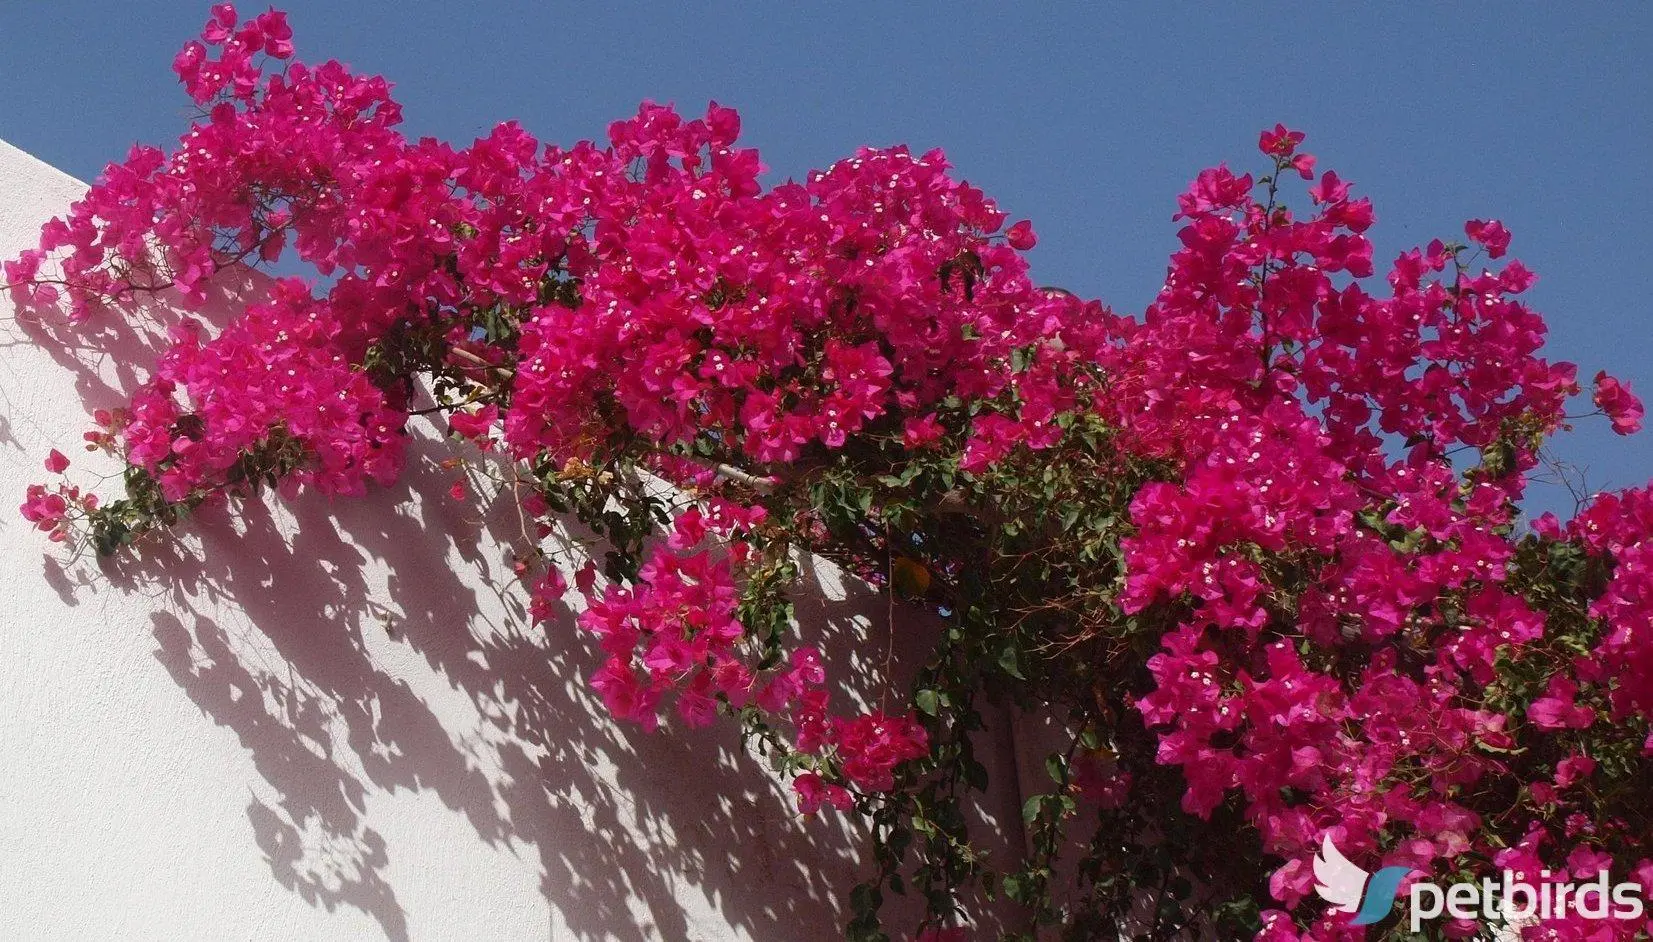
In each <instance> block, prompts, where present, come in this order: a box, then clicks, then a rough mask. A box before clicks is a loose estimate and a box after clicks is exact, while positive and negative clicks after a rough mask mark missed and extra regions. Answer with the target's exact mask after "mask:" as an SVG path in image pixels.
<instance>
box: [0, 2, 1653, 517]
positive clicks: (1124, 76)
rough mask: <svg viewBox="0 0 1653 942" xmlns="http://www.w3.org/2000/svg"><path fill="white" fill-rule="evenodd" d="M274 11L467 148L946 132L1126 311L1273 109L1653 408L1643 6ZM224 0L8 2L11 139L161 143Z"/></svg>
mask: <svg viewBox="0 0 1653 942" xmlns="http://www.w3.org/2000/svg"><path fill="white" fill-rule="evenodd" d="M283 6H284V8H285V9H287V10H289V11H290V13H291V14H292V16H291V19H292V24H293V28H294V31H295V34H296V35H295V41H296V42H297V44H298V51H299V56H300V57H301V58H303V59H306V60H307V61H312V62H319V61H322V60H324V59H326V58H329V57H331V58H337V59H340V60H342V61H344V62H347V63H349V64H350V65H352V66H354V67H356V68H358V69H362V70H369V71H375V72H382V73H383V74H385V75H386V76H388V77H389V78H390V79H391V80H392V81H393V82H395V84H396V93H397V97H398V98H399V99H400V100H401V101H402V103H403V104H404V106H405V107H406V118H407V123H406V129H407V130H408V132H409V133H410V134H413V135H423V134H431V135H436V136H440V137H443V138H446V139H449V140H452V141H455V142H457V143H462V144H463V143H469V142H470V141H471V140H472V139H473V138H475V137H476V136H478V135H480V134H482V133H484V132H486V130H487V129H488V128H489V127H491V126H492V125H493V124H494V123H496V122H498V121H502V120H506V119H511V118H515V119H518V120H520V121H521V122H522V123H523V124H524V125H525V126H526V127H527V128H528V129H529V130H530V131H532V132H533V133H535V134H536V135H538V136H539V137H540V138H541V139H542V140H555V141H560V142H569V141H573V140H576V139H579V138H583V137H592V136H600V135H601V134H602V133H603V130H604V129H605V128H606V126H607V124H608V122H609V121H610V120H612V119H614V118H617V117H621V116H624V115H627V114H629V113H631V112H632V111H634V110H635V108H636V105H637V103H638V102H639V101H640V100H642V99H644V98H653V99H655V100H657V101H673V102H676V103H677V104H678V105H679V106H680V107H681V108H683V109H684V110H695V109H700V108H703V107H704V105H705V102H706V100H707V99H714V98H715V99H716V100H718V101H719V102H721V103H723V104H727V105H732V106H734V107H736V108H738V109H740V111H741V113H742V117H743V121H744V128H745V133H744V138H745V139H746V140H747V141H749V142H750V143H752V144H754V145H756V146H758V147H759V148H761V149H762V151H763V154H764V158H765V162H766V163H767V164H768V165H769V166H770V167H771V168H772V171H773V173H774V175H776V176H777V177H781V176H801V175H802V174H803V173H804V172H805V171H807V170H808V169H810V168H812V167H818V166H823V165H825V164H827V163H829V162H831V161H832V160H834V159H836V158H837V157H840V156H843V155H845V154H848V153H849V152H851V151H853V150H854V148H855V147H857V146H858V145H861V144H869V143H870V144H891V143H902V142H904V143H908V144H910V145H912V146H913V147H914V148H915V149H927V148H930V147H937V146H939V147H942V148H944V149H945V150H946V151H947V153H948V156H949V157H950V158H951V160H952V162H953V163H954V164H955V166H956V168H957V171H956V172H958V173H959V174H960V175H962V176H964V177H965V178H967V179H969V180H971V181H972V182H975V183H977V184H979V185H981V186H982V187H983V188H985V189H986V190H987V191H988V192H989V193H990V194H992V195H994V196H995V197H997V198H998V200H999V201H1000V204H1001V205H1002V206H1003V208H1005V210H1006V211H1008V212H1010V213H1012V214H1013V215H1015V216H1017V217H1021V216H1026V217H1030V218H1032V219H1033V221H1034V224H1035V227H1036V229H1037V231H1038V233H1039V237H1040V243H1039V247H1038V248H1037V249H1036V250H1035V251H1034V253H1033V264H1034V271H1035V275H1036V276H1037V277H1038V278H1039V279H1040V281H1042V282H1044V283H1049V284H1060V285H1063V286H1065V287H1068V288H1069V289H1071V290H1073V291H1075V292H1076V293H1078V294H1081V295H1084V296H1087V297H1100V298H1102V299H1103V300H1106V301H1108V302H1109V303H1110V304H1112V305H1114V306H1115V307H1116V308H1118V309H1121V310H1131V311H1139V310H1141V308H1142V306H1143V305H1144V304H1145V303H1146V302H1147V301H1148V300H1149V299H1150V298H1151V297H1152V296H1153V293H1154V292H1155V290H1156V289H1157V288H1158V286H1159V284H1160V283H1161V280H1162V278H1163V275H1164V270H1165V262H1166V258H1167V256H1168V254H1169V253H1170V251H1171V250H1172V249H1173V248H1174V247H1175V244H1176V237H1175V233H1176V226H1175V225H1174V224H1173V223H1172V222H1171V218H1170V217H1171V214H1172V212H1173V211H1174V209H1175V204H1174V198H1175V196H1176V194H1177V193H1178V192H1180V190H1181V189H1182V187H1183V186H1184V185H1185V184H1186V183H1187V181H1188V180H1189V179H1191V178H1192V177H1193V176H1194V174H1195V173H1196V172H1198V170H1199V169H1200V168H1201V167H1204V166H1208V165H1211V164H1215V163H1217V162H1218V161H1222V160H1228V161H1229V162H1230V163H1231V165H1232V166H1234V167H1235V168H1236V169H1241V168H1245V169H1252V168H1255V167H1256V166H1257V165H1258V162H1259V160H1258V158H1259V155H1258V154H1257V152H1256V149H1255V148H1256V140H1257V132H1258V130H1259V129H1261V128H1262V127H1264V126H1265V125H1272V124H1273V123H1274V122H1275V121H1283V122H1285V123H1286V124H1288V125H1290V126H1292V127H1295V128H1298V129H1301V130H1304V131H1306V132H1307V133H1308V135H1309V139H1308V143H1307V145H1306V147H1307V149H1308V150H1310V151H1312V152H1313V153H1316V154H1318V155H1319V156H1320V160H1321V166H1322V167H1327V168H1334V169H1336V170H1337V171H1338V172H1339V173H1340V175H1342V176H1343V177H1345V178H1346V179H1351V180H1353V181H1354V183H1355V184H1356V187H1357V190H1358V191H1360V192H1363V193H1365V194H1367V195H1370V196H1371V197H1372V198H1373V201H1374V203H1375V204H1376V208H1377V215H1378V224H1377V227H1376V228H1375V230H1374V231H1373V233H1371V234H1372V236H1373V237H1374V239H1375V241H1376V242H1377V248H1378V257H1379V259H1380V260H1381V261H1387V260H1389V259H1392V258H1393V257H1394V256H1395V255H1396V254H1397V253H1398V252H1399V251H1400V250H1402V249H1404V248H1407V247H1410V246H1412V245H1416V244H1421V243H1424V242H1427V241H1428V240H1429V239H1430V238H1433V237H1435V236H1441V237H1447V238H1450V237H1455V236H1460V235H1461V232H1462V230H1461V226H1462V223H1463V220H1465V219H1467V218H1471V217H1482V218H1499V219H1502V220H1503V221H1504V222H1505V224H1506V225H1508V226H1509V227H1510V229H1511V230H1512V231H1513V232H1514V234H1515V241H1514V245H1513V248H1512V251H1511V254H1512V255H1514V256H1516V257H1519V258H1520V259H1521V260H1522V261H1523V262H1525V263H1526V264H1527V265H1528V266H1529V267H1531V268H1533V269H1534V270H1535V271H1537V272H1538V274H1539V276H1540V280H1539V282H1538V285H1537V287H1536V288H1534V289H1533V291H1532V292H1531V294H1529V295H1528V298H1529V301H1530V303H1532V304H1533V305H1534V306H1535V307H1537V308H1538V309H1539V310H1541V311H1543V312H1544V313H1545V314H1546V315H1547V317H1548V319H1549V322H1550V325H1551V328H1552V338H1553V339H1552V355H1553V356H1554V357H1556V358H1560V359H1569V360H1572V361H1574V362H1576V363H1578V364H1579V365H1580V368H1581V372H1582V374H1583V376H1584V378H1585V379H1586V381H1587V380H1588V378H1589V377H1590V376H1593V375H1594V373H1595V371H1596V370H1597V369H1600V368H1605V369H1607V370H1609V371H1611V372H1613V373H1615V374H1617V375H1619V376H1620V377H1622V378H1624V379H1627V380H1629V381H1630V382H1631V384H1632V385H1633V387H1634V388H1635V389H1636V391H1637V392H1638V393H1640V394H1642V395H1643V396H1645V397H1647V398H1649V400H1650V402H1653V320H1650V318H1653V309H1650V305H1649V301H1648V298H1649V294H1650V291H1649V288H1650V281H1653V269H1650V266H1649V264H1648V256H1649V252H1650V250H1653V239H1650V237H1649V232H1650V231H1653V183H1650V174H1653V166H1650V163H1653V65H1650V63H1653V5H1649V4H1642V3H1626V4H1622V5H1609V4H1600V5H1597V4H1593V3H1579V4H1543V5H1540V4H1507V5H1506V4H1497V5H1494V4H1480V3H1467V4H1456V5H1453V6H1451V7H1448V6H1446V5H1442V4H1429V5H1423V4H1418V5H1415V6H1406V5H1402V4H1367V5H1360V6H1356V5H1353V4H1339V5H1336V7H1335V12H1334V11H1333V7H1332V5H1326V6H1325V7H1322V6H1321V5H1315V4H1302V5H1293V6H1288V5H1283V4H1276V3H1263V2H1259V3H1249V4H1220V5H1219V4H1215V3H1212V4H1207V5H1193V4H1187V5H1183V4H1166V5H1162V4H1154V3H1141V4H1118V5H1113V4H1106V5H1104V4H1094V5H1092V4H1078V3H1070V4H1054V3H1053V4H1015V5H1011V4H985V3H984V4H974V3H950V4H946V5H942V4H934V5H931V4H920V3H885V4H870V3H835V4H830V5H829V4H805V3H783V4H773V3H768V4H756V3H754V4H751V5H730V4H706V3H693V4H689V3H684V4H666V3H658V4H632V3H600V4H599V3H582V4H564V3H554V2H534V3H528V2H480V3H463V2H457V0H444V2H434V0H374V2H340V0H331V2H322V0H288V2H286V3H285V4H283ZM260 9H262V7H261V6H260V7H253V6H251V5H243V10H244V11H245V10H254V11H256V10H260ZM206 15H207V3H206V2H200V3H196V2H191V0H164V2H162V0H125V2H114V0H106V2H98V3H94V2H82V0H53V2H49V3H48V2H36V0H0V68H3V70H4V72H3V74H4V76H5V84H6V86H7V90H6V92H5V93H4V94H0V138H5V139H7V140H9V141H11V142H12V143H13V144H16V145H17V146H19V147H22V148H24V149H25V150H28V151H30V152H32V153H34V154H35V155H37V156H39V157H41V158H42V159H44V160H46V161H48V162H50V163H52V164H55V165H57V166H59V167H61V168H63V169H64V170H67V171H69V172H70V173H73V174H75V175H77V176H81V177H83V178H89V177H90V176H91V175H94V174H96V173H97V171H98V170H99V168H101V167H102V165H103V164H104V163H105V162H106V161H108V160H111V159H115V158H119V157H121V156H122V155H124V153H125V150H126V148H127V147H128V146H129V145H130V144H131V143H132V142H134V141H138V140H142V141H147V142H153V143H170V142H172V141H173V140H174V139H175V138H176V137H177V135H178V134H179V133H180V132H181V131H182V130H183V128H184V122H185V118H184V115H185V113H186V111H187V108H188V101H187V99H186V98H185V96H184V95H183V92H182V90H181V89H179V88H178V87H177V85H176V84H175V82H174V80H173V76H172V74H171V72H170V68H169V67H170V63H171V60H172V56H173V53H174V52H176V50H177V48H178V47H179V46H180V45H181V44H182V43H183V42H184V41H185V40H186V39H188V38H190V37H191V36H193V35H194V34H195V33H196V32H197V30H198V29H199V27H200V25H201V23H202V22H203V21H204V20H205V19H206ZM3 198H4V195H3V194H0V199H3ZM1575 411H1577V410H1575ZM1556 444H1557V448H1558V450H1559V451H1560V452H1562V453H1563V454H1564V455H1566V456H1567V457H1569V458H1572V459H1574V460H1577V461H1579V462H1581V463H1583V464H1586V465H1588V466H1589V469H1590V473H1589V477H1588V480H1589V483H1590V484H1591V485H1593V486H1596V487H1606V486H1625V485H1631V484H1640V483H1642V482H1644V481H1645V480H1647V479H1648V478H1649V477H1650V476H1653V432H1650V433H1646V434H1644V435H1642V436H1637V437H1634V438H1630V439H1619V438H1617V437H1615V436H1613V435H1612V434H1611V433H1610V432H1608V431H1607V425H1606V422H1605V420H1599V419H1598V420H1593V421H1589V422H1586V423H1584V424H1583V426H1582V427H1581V428H1580V430H1579V431H1577V432H1575V433H1573V434H1571V435H1569V436H1565V437H1564V438H1562V439H1561V440H1560V441H1558V442H1557V443H1556ZM1534 497H1535V500H1534V501H1533V502H1532V503H1533V505H1534V506H1535V507H1537V508H1554V509H1558V510H1559V509H1567V508H1570V501H1563V500H1562V499H1561V495H1559V494H1558V493H1555V492H1545V493H1542V494H1535V495H1534ZM1563 504H1565V505H1566V507H1563Z"/></svg>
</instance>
